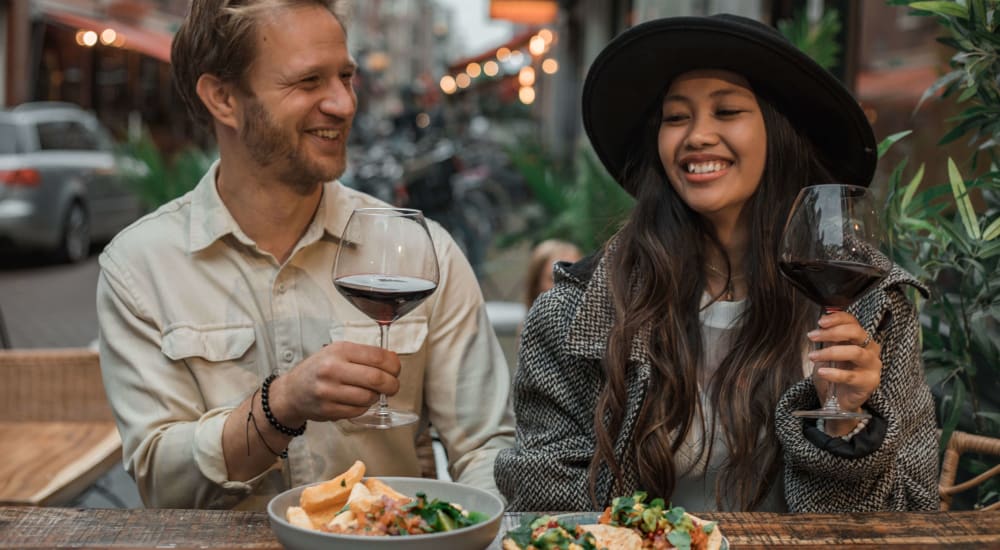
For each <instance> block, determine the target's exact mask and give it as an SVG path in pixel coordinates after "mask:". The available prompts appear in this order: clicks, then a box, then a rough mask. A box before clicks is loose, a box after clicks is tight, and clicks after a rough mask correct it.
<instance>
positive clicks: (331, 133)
mask: <svg viewBox="0 0 1000 550" xmlns="http://www.w3.org/2000/svg"><path fill="white" fill-rule="evenodd" d="M311 133H312V134H313V135H315V136H319V137H321V138H323V139H337V138H339V137H340V131H338V130H313V131H312V132H311Z"/></svg>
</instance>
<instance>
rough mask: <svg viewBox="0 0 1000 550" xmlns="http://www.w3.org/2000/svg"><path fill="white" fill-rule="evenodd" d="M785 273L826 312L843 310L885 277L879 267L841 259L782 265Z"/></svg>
mask: <svg viewBox="0 0 1000 550" xmlns="http://www.w3.org/2000/svg"><path fill="white" fill-rule="evenodd" d="M778 268H779V269H781V273H782V274H783V275H784V276H785V277H787V278H788V280H789V281H791V282H792V284H793V285H795V288H797V289H799V290H800V291H801V292H802V293H803V294H805V295H806V297H808V298H809V299H810V300H812V301H813V302H816V303H817V304H819V305H821V306H823V308H824V309H826V310H842V309H844V308H846V307H847V306H849V305H851V304H853V303H854V302H855V300H857V299H858V298H860V297H861V295H862V294H864V293H865V292H868V289H870V288H871V287H873V286H875V285H876V284H878V282H879V281H881V280H882V279H883V278H885V275H886V271H885V270H884V269H880V268H878V267H875V266H872V265H869V264H865V263H860V262H849V261H841V260H790V261H781V262H778Z"/></svg>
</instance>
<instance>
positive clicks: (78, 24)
mask: <svg viewBox="0 0 1000 550" xmlns="http://www.w3.org/2000/svg"><path fill="white" fill-rule="evenodd" d="M43 15H44V17H45V19H47V20H48V21H50V22H52V23H56V24H59V25H63V26H67V27H70V28H72V29H83V30H88V31H94V32H96V33H97V34H98V35H100V34H101V32H103V31H104V30H105V29H109V28H110V29H114V31H115V32H116V33H117V34H118V35H119V36H121V37H124V44H122V46H121V47H122V48H125V49H127V50H133V51H137V52H139V53H141V54H143V55H148V56H149V57H153V58H155V59H159V60H160V61H163V62H165V63H170V44H171V42H173V39H174V37H173V35H172V34H170V33H165V32H160V31H154V30H150V29H144V28H141V27H136V26H134V25H130V24H128V23H122V22H120V21H115V20H107V21H99V20H97V19H92V18H90V17H85V16H83V15H77V14H75V13H72V12H68V11H63V10H57V9H50V8H45V10H44V12H43Z"/></svg>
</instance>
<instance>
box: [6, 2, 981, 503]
mask: <svg viewBox="0 0 1000 550" xmlns="http://www.w3.org/2000/svg"><path fill="white" fill-rule="evenodd" d="M943 3H945V4H950V2H943ZM349 4H350V5H351V8H352V9H351V24H350V27H349V33H348V37H349V42H350V47H351V48H352V51H353V53H354V56H355V58H356V59H357V60H358V63H359V72H358V76H357V79H356V88H357V94H358V100H359V105H358V114H357V117H356V120H355V123H354V128H353V131H352V133H351V141H350V146H349V157H350V159H349V167H348V172H347V173H346V174H345V175H344V177H343V182H344V183H345V184H346V185H349V186H352V187H355V188H357V189H360V190H363V191H365V192H367V193H370V194H372V195H374V196H377V197H379V198H381V199H383V200H385V201H387V202H389V203H392V204H396V205H400V206H407V207H411V208H419V209H422V210H423V211H424V212H425V213H426V214H427V216H428V217H430V218H432V219H434V220H436V221H438V222H440V223H441V224H442V225H444V226H445V227H446V228H447V229H448V230H449V231H450V232H451V234H452V235H453V236H454V237H455V239H456V240H457V241H458V243H459V244H460V246H461V247H462V248H463V250H464V251H465V253H466V255H467V257H468V258H469V260H470V262H471V263H472V265H473V267H474V268H475V270H476V273H477V275H478V276H479V279H480V283H481V285H482V288H483V293H484V295H485V296H486V299H487V300H488V301H489V303H490V314H491V318H492V320H493V322H494V325H495V327H496V328H497V331H498V333H499V335H500V337H501V340H502V342H503V346H504V349H505V351H506V352H507V357H508V361H509V363H510V366H511V368H512V369H513V368H514V367H515V362H516V345H517V344H516V335H517V328H518V326H519V323H520V322H521V321H522V319H523V316H524V312H525V310H526V309H527V307H528V306H529V305H530V298H528V299H527V302H526V298H525V293H526V283H525V278H526V276H527V273H528V268H529V263H530V258H531V255H532V249H533V247H535V245H536V244H538V243H540V242H542V241H545V240H549V239H558V240H561V241H565V242H567V243H571V244H573V245H575V247H576V248H577V249H578V250H579V252H580V253H582V254H588V253H590V252H592V251H594V250H596V249H597V248H598V247H599V246H600V245H601V243H602V242H603V241H604V240H605V239H606V238H607V237H608V236H610V235H611V234H612V233H613V232H614V230H615V229H616V227H617V224H618V223H620V221H621V220H622V219H623V216H624V215H625V214H626V213H627V212H628V210H629V208H630V206H631V200H630V198H629V197H628V196H627V195H626V194H625V193H624V192H623V191H621V190H620V188H618V186H617V185H615V184H614V182H613V181H612V180H611V179H610V177H609V176H608V175H607V174H606V173H605V172H604V170H603V168H602V167H601V165H600V163H599V162H597V161H596V159H595V158H594V157H593V155H592V153H591V151H590V149H589V146H588V145H587V143H586V139H585V137H584V136H582V125H581V121H580V114H579V96H580V91H581V89H582V82H583V78H584V76H585V74H586V71H587V68H588V66H589V64H590V62H591V61H592V60H593V58H594V57H595V56H596V55H597V53H598V52H599V51H600V50H601V48H602V47H603V46H604V45H605V44H606V43H607V42H608V41H609V40H610V39H611V38H613V37H614V36H615V35H617V34H618V33H619V32H621V31H622V30H624V29H626V28H628V27H630V26H632V25H635V24H637V23H640V22H642V21H646V20H649V19H653V18H657V17H662V16H671V15H708V14H714V13H721V12H727V13H736V14H739V15H743V16H747V17H752V18H754V19H757V20H760V21H764V22H766V23H769V24H772V25H775V26H776V27H778V28H779V29H780V30H781V31H782V32H783V33H784V34H785V35H786V36H787V37H789V38H790V39H791V40H793V41H794V42H795V43H796V44H797V45H799V47H801V48H802V49H804V50H805V51H806V52H807V53H809V55H811V56H813V57H814V58H815V59H817V61H819V62H820V63H821V64H823V65H824V66H825V67H827V68H828V69H829V70H831V71H832V72H833V73H834V74H836V75H837V76H838V77H839V78H840V79H841V80H842V81H843V82H845V84H846V85H847V86H848V87H849V88H850V89H852V90H853V91H854V92H855V94H856V96H857V98H858V99H859V101H860V102H861V104H862V106H863V107H864V108H865V110H866V113H867V114H868V116H869V119H870V120H871V121H872V123H873V126H874V128H875V132H876V139H877V140H879V141H881V140H883V139H884V138H886V137H888V136H891V135H894V134H896V133H898V132H902V131H905V130H914V132H913V134H912V135H910V136H909V137H907V139H905V140H903V141H901V142H899V143H898V144H896V145H894V146H893V147H892V149H891V150H889V151H888V152H887V153H886V154H885V156H884V157H883V158H882V161H881V162H880V164H879V172H878V173H877V175H876V177H875V183H874V184H873V186H872V187H873V189H874V190H875V191H876V194H877V195H879V196H880V197H882V198H885V199H886V200H889V199H890V198H891V197H892V195H893V194H892V190H893V189H895V187H894V185H895V184H894V183H893V182H894V181H898V180H899V176H898V175H894V174H893V171H894V168H896V167H897V166H900V163H901V162H902V161H904V160H906V159H913V160H912V162H911V167H915V166H917V165H919V164H921V163H922V164H923V165H924V178H925V181H934V182H938V181H946V180H947V161H948V159H949V157H955V158H958V159H962V160H963V162H964V160H965V159H967V158H968V156H969V143H966V142H964V141H962V140H954V139H953V140H952V141H950V142H949V143H939V141H940V140H941V137H942V135H945V134H946V133H947V132H948V131H949V129H950V128H951V127H950V124H951V123H949V122H948V119H949V117H951V116H953V115H955V114H956V113H958V112H959V108H958V107H957V106H956V105H955V102H953V101H952V102H947V101H938V100H937V98H936V96H937V95H940V93H941V91H942V88H941V87H938V88H937V89H936V90H931V92H928V93H927V94H925V92H926V91H927V90H928V89H929V88H931V87H932V86H933V85H934V83H935V81H936V80H937V79H938V78H939V77H940V76H941V75H942V74H944V73H945V72H946V71H947V70H948V62H949V59H950V58H951V56H952V55H953V54H954V50H953V49H951V48H949V47H948V45H947V44H942V43H940V42H938V41H937V40H936V38H938V37H940V36H943V35H947V32H948V31H947V29H945V28H944V27H943V26H942V24H941V20H940V19H939V18H935V17H932V16H930V15H931V14H929V13H922V14H921V13H914V12H913V10H911V9H910V8H909V7H908V6H906V5H905V4H907V2H906V1H904V0H887V1H886V0H670V1H666V0H528V1H525V0H521V1H516V0H352V1H350V2H349ZM959 4H962V5H964V4H965V3H961V2H960V3H959ZM990 4H991V5H994V4H996V2H993V1H992V0H991V2H990ZM995 7H996V6H994V8H995ZM186 9H187V1H186V0H0V107H3V108H4V109H5V111H0V347H6V348H51V347H78V346H83V347H88V346H95V345H96V340H97V338H98V334H97V323H96V314H95V309H94V292H95V284H96V280H97V273H98V266H97V260H96V255H97V254H98V253H99V251H100V249H101V247H102V245H103V244H104V243H106V242H107V240H108V239H109V238H110V236H111V235H113V234H114V232H115V231H117V230H118V229H120V228H121V227H123V226H124V225H125V224H127V223H129V222H130V221H132V220H134V219H136V218H137V217H138V216H140V215H142V214H143V213H145V212H150V211H152V210H154V209H156V208H157V207H158V206H159V205H161V204H163V203H164V202H167V201H169V200H171V199H172V198H174V197H177V196H180V195H181V194H183V193H185V192H187V191H188V190H189V189H191V188H193V187H194V185H195V184H196V183H197V181H198V179H199V178H200V176H201V174H202V173H203V171H204V170H205V169H206V168H207V166H208V164H209V163H210V162H211V161H212V159H213V158H214V156H215V152H214V144H213V142H212V138H211V136H210V135H208V134H206V133H205V132H203V131H200V130H199V129H197V128H196V127H195V126H194V124H193V123H192V122H191V121H190V120H188V118H187V117H186V116H185V115H184V113H185V111H184V108H183V106H182V104H181V102H180V99H179V97H178V96H177V94H176V92H175V90H174V88H173V83H172V82H171V77H170V43H171V39H172V36H173V33H174V32H175V31H176V29H177V26H178V24H179V22H180V20H181V18H182V16H183V14H184V12H185V10H186ZM992 59H993V60H992V61H990V63H991V64H992V65H996V64H997V61H996V58H995V57H994V58H992ZM928 98H930V99H928ZM52 102H57V103H52ZM48 111H54V112H58V113H60V114H59V116H63V115H65V117H66V120H65V121H56V122H51V121H50V122H45V123H38V127H37V132H38V135H39V139H38V140H37V143H36V145H37V146H38V147H39V148H40V149H41V150H42V151H43V152H44V151H45V150H49V152H50V153H51V154H52V155H56V154H58V153H60V152H62V153H65V152H66V151H65V150H72V151H75V152H76V153H80V152H84V151H85V152H86V153H88V154H93V155H94V156H95V159H98V160H95V161H94V162H100V163H103V164H102V166H103V168H102V169H101V173H102V174H104V175H108V174H111V175H113V176H115V178H116V179H114V180H113V181H109V182H105V184H104V186H103V187H101V188H100V189H98V187H97V184H96V183H93V184H91V183H92V180H91V179H89V178H90V175H89V174H87V173H85V169H84V168H80V169H79V173H73V172H68V173H67V172H65V171H64V172H63V173H62V174H61V175H60V176H58V178H59V179H58V181H55V182H49V181H47V180H45V179H44V177H47V176H45V174H47V172H46V171H45V170H46V169H45V168H43V167H42V166H41V164H39V165H37V166H36V165H33V164H30V162H38V163H43V162H44V159H45V158H48V157H46V156H45V155H41V154H39V155H35V156H31V157H30V158H31V159H36V160H32V161H25V160H24V159H25V158H29V156H27V155H25V154H24V153H25V151H24V150H23V147H24V146H23V145H19V144H18V143H17V140H15V139H13V136H15V134H16V133H17V132H20V131H21V130H17V129H16V128H17V127H16V124H33V123H30V122H24V121H25V120H28V119H30V118H31V115H32V114H33V113H40V112H48ZM77 111H79V112H77ZM84 115H86V116H89V117H92V118H93V119H94V120H93V121H91V120H90V119H89V118H84ZM4 116H8V118H6V119H5V118H3V117H4ZM47 116H48V115H47ZM71 119H72V120H71ZM46 120H49V119H46ZM25 162H28V164H24V163H25ZM18 163H21V164H18ZM900 170H901V168H900ZM979 170H980V172H982V169H981V168H980V169H979ZM893 178H895V180H894V179H893ZM93 181H95V182H96V180H93ZM40 182H44V186H53V187H56V188H58V189H60V191H59V192H58V193H53V194H50V195H48V196H47V197H46V198H45V199H44V202H41V203H39V204H29V201H28V200H27V199H25V198H24V197H26V196H28V194H29V193H30V192H31V191H32V190H33V189H36V188H39V187H42V186H43V185H42V183H40ZM974 199H975V201H976V202H975V207H976V209H977V210H978V211H980V212H985V211H992V210H990V208H992V207H991V206H990V205H989V204H986V203H984V200H983V198H982V197H980V196H978V195H976V196H975V197H974ZM105 207H107V210H106V211H107V212H113V213H114V214H115V215H116V216H118V217H117V218H115V219H116V220H120V222H119V223H118V224H117V225H111V224H109V223H104V224H103V225H102V223H101V222H105V221H107V220H111V219H112V218H111V214H104V213H102V212H105V210H99V209H100V208H105ZM32 209H35V210H36V211H43V212H44V213H45V215H44V216H41V215H38V216H36V218H37V219H36V220H35V221H33V222H31V223H32V224H34V225H30V224H29V225H26V226H24V227H15V225H16V223H17V218H18V216H22V217H23V216H25V212H31V211H32ZM43 218H44V219H43ZM554 259H557V258H548V259H546V260H545V261H544V262H542V263H543V264H544V266H545V269H547V268H548V266H550V265H551V261H552V260H554ZM994 262H995V260H994ZM990 299H992V300H994V302H991V303H997V299H996V292H995V291H994V293H993V296H992V298H990ZM995 307H998V308H1000V305H998V306H995ZM998 311H1000V309H998ZM996 314H997V313H996V312H994V313H993V314H992V315H993V316H994V318H995V316H996ZM935 326H937V325H935ZM989 330H993V331H994V332H992V333H989V334H995V330H996V327H995V325H993V326H992V328H991V329H989ZM949 380H951V378H949V379H946V380H937V381H939V382H941V384H942V386H941V389H940V392H938V393H937V394H936V395H938V396H939V398H940V399H941V406H942V407H943V408H944V407H951V408H949V409H948V410H949V411H954V410H957V409H960V408H961V406H964V405H963V404H956V403H955V402H954V401H951V402H949V401H947V397H940V396H941V395H947V394H949V392H952V388H953V386H948V385H947V383H948V381H949ZM953 383H954V382H953ZM956 391H957V390H956ZM960 405H961V406H960ZM942 410H944V409H942ZM956 414H957V413H956ZM970 414H971V413H970ZM976 414H979V413H978V412H976V413H974V414H972V417H975V416H976ZM987 418H989V417H987ZM994 421H996V425H993V424H990V425H989V426H988V427H989V429H984V428H982V427H980V431H981V432H983V433H992V432H991V431H990V430H993V431H996V430H997V429H998V426H1000V414H997V417H996V419H994ZM957 422H958V420H956V424H955V425H958V426H962V425H960V424H957ZM970 422H973V423H975V422H979V420H978V418H972V420H970ZM954 427H955V426H952V428H954ZM973 469H974V468H973ZM994 498H995V497H994ZM66 505H70V506H94V507H108V506H110V507H135V506H141V503H140V501H139V500H138V496H137V494H136V493H135V489H134V486H132V485H131V481H130V480H129V479H128V478H127V476H125V475H124V473H123V472H122V471H121V468H120V467H115V468H113V469H112V471H111V472H110V473H109V474H107V475H106V476H105V477H104V478H102V479H101V480H100V481H99V482H98V483H97V484H96V485H95V486H94V487H91V488H90V489H89V490H88V491H86V492H85V493H83V494H80V495H78V496H77V497H76V498H74V499H73V500H72V501H71V502H68V503H66Z"/></svg>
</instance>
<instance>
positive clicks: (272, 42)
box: [239, 6, 357, 194]
mask: <svg viewBox="0 0 1000 550" xmlns="http://www.w3.org/2000/svg"><path fill="white" fill-rule="evenodd" d="M355 68H356V65H355V63H354V60H353V59H352V58H351V56H350V54H349V53H348V51H347V37H346V36H345V34H344V30H343V28H342V27H341V26H340V23H339V22H338V21H337V19H336V18H335V17H334V16H333V14H331V13H330V12H329V11H327V10H325V9H324V8H322V7H319V6H309V7H299V8H289V9H284V10H279V11H276V12H274V13H273V14H270V15H268V16H266V19H263V20H262V21H261V23H260V25H259V26H258V28H257V57H256V59H255V60H254V62H253V64H252V65H251V66H250V73H249V78H248V84H249V88H250V91H251V94H250V95H249V96H246V95H243V94H240V102H239V104H240V118H241V120H240V126H239V136H240V141H241V142H242V144H243V146H244V147H246V149H247V151H248V153H249V155H250V157H251V158H252V159H254V161H256V163H257V164H258V165H259V166H260V168H261V169H262V170H264V171H265V172H267V173H268V175H270V176H271V177H274V178H275V179H277V180H279V181H281V182H283V183H285V184H287V185H289V186H291V187H292V188H293V189H295V190H296V191H298V192H300V193H302V194H308V193H310V192H312V190H314V189H315V188H316V186H317V185H320V184H322V183H323V182H325V181H329V180H332V179H335V178H338V177H340V175H341V174H343V173H344V169H345V168H346V164H347V135H348V133H349V132H350V129H351V122H352V120H353V118H354V111H355V108H356V106H357V96H356V95H355V94H354V88H353V87H352V81H353V78H354V71H355Z"/></svg>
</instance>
